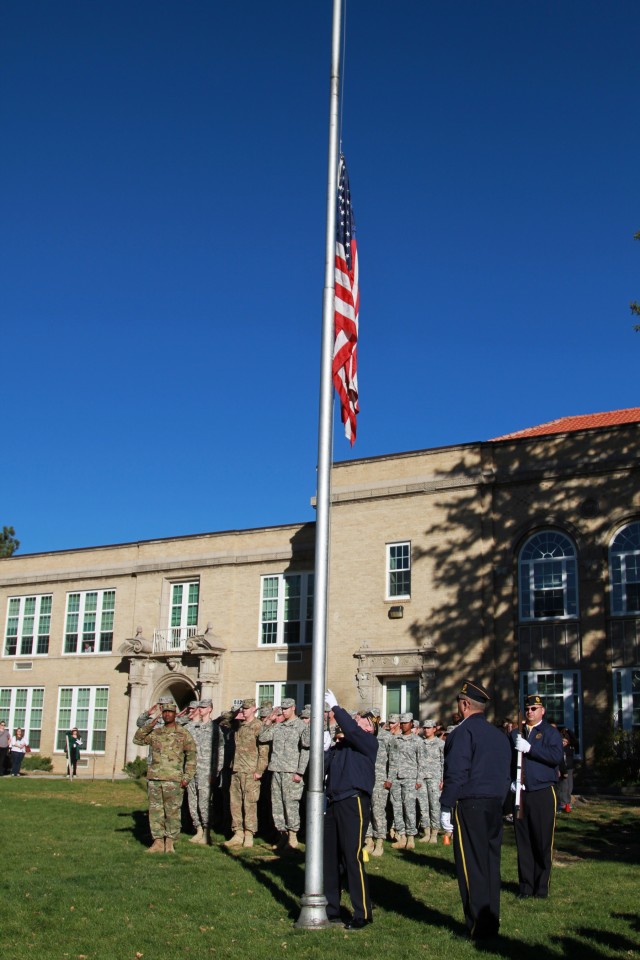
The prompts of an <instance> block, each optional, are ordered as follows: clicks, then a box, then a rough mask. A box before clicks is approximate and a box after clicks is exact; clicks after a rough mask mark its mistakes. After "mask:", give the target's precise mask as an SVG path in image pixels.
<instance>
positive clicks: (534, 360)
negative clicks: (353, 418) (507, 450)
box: [0, 0, 640, 553]
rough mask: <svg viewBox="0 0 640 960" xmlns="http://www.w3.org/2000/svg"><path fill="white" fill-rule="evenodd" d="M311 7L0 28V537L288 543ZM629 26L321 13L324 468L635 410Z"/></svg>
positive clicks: (136, 10) (637, 210)
mask: <svg viewBox="0 0 640 960" xmlns="http://www.w3.org/2000/svg"><path fill="white" fill-rule="evenodd" d="M331 7H332V4H331V0H322V2H320V0H298V2H292V0H282V2H280V3H277V4H275V3H274V4H272V3H266V2H264V0H236V2H234V3H233V4H222V3H216V2H214V0H206V2H205V0H153V2H152V0H144V2H143V0H93V2H89V0H82V2H80V0H76V2H71V0H59V2H56V3H52V2H51V0H29V2H25V3H8V2H5V3H4V4H2V6H1V8H0V136H1V140H2V144H3V146H2V150H1V151H0V177H1V182H2V193H1V199H0V298H1V299H0V302H1V304H2V315H3V336H2V341H1V342H2V347H3V349H2V358H3V380H4V403H3V411H4V418H3V419H4V424H5V463H4V469H3V471H2V474H3V476H2V483H1V485H0V490H1V494H2V495H1V498H0V524H13V526H14V527H15V528H16V533H17V536H18V537H19V539H20V540H21V542H22V546H21V550H20V552H21V553H33V552H38V551H43V550H58V549H67V548H75V547H82V546H90V545H96V544H103V543H117V542H123V541H132V540H138V539H151V538H156V537H168V536H173V535H183V534H191V533H200V532H205V531H213V530H227V529H234V528H248V527H255V526H265V525H270V524H280V523H289V522H298V521H304V520H308V519H312V518H313V516H314V514H313V511H312V509H311V506H310V498H311V497H312V496H313V494H314V493H315V465H316V459H317V428H318V400H319V373H320V332H321V320H322V317H321V310H322V286H323V281H324V244H325V237H324V231H325V222H324V221H325V191H326V175H327V169H326V165H327V116H328V97H329V60H330V30H331ZM639 40H640V5H638V3H637V2H636V0H617V2H616V3H612V4H605V3H603V2H601V0H563V2H560V3H559V2H557V0H548V2H547V0H537V2H536V3H530V2H525V0H486V2H482V3H478V2H477V0H459V2H456V3H442V2H435V0H415V2H412V0H394V2H393V3H391V2H381V0H349V3H348V9H347V46H346V59H345V63H344V86H345V101H344V114H343V148H344V151H345V154H346V156H347V162H348V166H349V173H350V178H351V190H352V197H353V203H354V210H355V215H356V220H357V227H358V243H359V251H360V281H361V312H360V345H359V385H360V397H361V414H360V418H359V423H358V439H357V442H356V445H355V447H354V448H353V450H351V448H350V447H349V445H348V443H347V442H346V440H345V439H344V437H343V436H342V432H341V426H340V425H339V424H338V422H337V415H336V424H337V426H336V430H335V437H334V458H335V460H346V459H350V458H352V457H357V458H359V457H368V456H376V455H379V454H384V453H391V452H398V451H402V450H413V449H420V448H426V447H437V446H444V445H448V444H456V443H463V442H468V441H474V440H484V439H488V438H491V437H494V436H498V435H501V434H504V433H507V432H510V431H513V430H518V429H521V428H524V427H527V426H531V425H533V424H536V423H541V422H544V421H546V420H549V419H553V418H555V417H560V416H565V415H570V414H578V413H590V412H598V411H603V410H611V409H617V408H622V407H631V406H637V405H638V404H639V402H640V401H639V396H638V387H637V383H638V377H637V370H638V357H639V356H640V335H638V334H634V333H633V330H632V324H633V320H632V317H631V316H630V313H629V301H630V300H631V299H634V298H635V299H640V244H639V243H635V244H634V241H633V239H632V238H633V234H634V232H635V231H637V230H640V178H639V177H638V158H639V157H640V127H639V125H638V86H639V85H638V81H639V73H640V60H639V58H638V55H637V51H638V42H639Z"/></svg>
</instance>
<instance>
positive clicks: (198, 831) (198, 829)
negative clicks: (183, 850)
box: [189, 826, 203, 843]
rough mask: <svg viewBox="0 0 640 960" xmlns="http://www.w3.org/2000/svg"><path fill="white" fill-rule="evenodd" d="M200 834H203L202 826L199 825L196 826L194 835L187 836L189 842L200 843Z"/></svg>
mask: <svg viewBox="0 0 640 960" xmlns="http://www.w3.org/2000/svg"><path fill="white" fill-rule="evenodd" d="M202 834H203V830H202V827H200V826H198V827H196V832H195V835H194V836H193V837H190V838H189V843H202Z"/></svg>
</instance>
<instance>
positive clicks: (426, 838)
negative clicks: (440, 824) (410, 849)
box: [418, 827, 431, 843]
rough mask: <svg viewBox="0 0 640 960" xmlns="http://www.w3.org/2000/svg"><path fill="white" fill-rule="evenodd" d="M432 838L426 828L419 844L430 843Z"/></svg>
mask: <svg viewBox="0 0 640 960" xmlns="http://www.w3.org/2000/svg"><path fill="white" fill-rule="evenodd" d="M430 837H431V832H430V831H429V830H427V829H426V827H425V828H424V830H423V831H422V836H421V837H420V839H419V840H418V843H429V840H430Z"/></svg>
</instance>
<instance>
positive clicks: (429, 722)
mask: <svg viewBox="0 0 640 960" xmlns="http://www.w3.org/2000/svg"><path fill="white" fill-rule="evenodd" d="M422 726H423V727H424V728H425V729H426V728H427V727H437V726H438V724H437V723H436V721H435V720H425V722H424V723H423V724H422Z"/></svg>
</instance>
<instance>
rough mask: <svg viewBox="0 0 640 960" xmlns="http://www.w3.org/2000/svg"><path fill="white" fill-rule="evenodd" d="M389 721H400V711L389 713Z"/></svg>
mask: <svg viewBox="0 0 640 960" xmlns="http://www.w3.org/2000/svg"><path fill="white" fill-rule="evenodd" d="M389 723H400V714H399V713H390V714H389Z"/></svg>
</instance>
